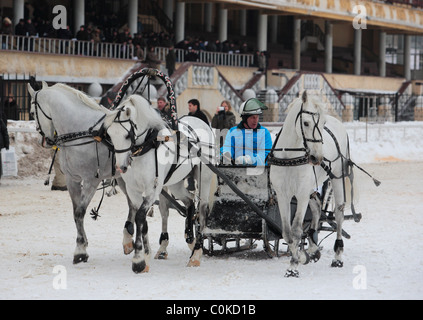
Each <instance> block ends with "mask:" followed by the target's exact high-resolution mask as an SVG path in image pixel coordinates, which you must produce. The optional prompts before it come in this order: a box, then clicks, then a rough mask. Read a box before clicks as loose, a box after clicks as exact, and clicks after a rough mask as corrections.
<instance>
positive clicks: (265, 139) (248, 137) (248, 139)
mask: <svg viewBox="0 0 423 320" xmlns="http://www.w3.org/2000/svg"><path fill="white" fill-rule="evenodd" d="M271 149H272V137H271V135H270V132H269V130H267V129H266V128H265V127H262V126H261V125H260V124H258V126H257V128H256V129H254V130H252V129H245V128H244V126H243V122H241V123H240V124H238V125H237V126H236V127H232V128H231V129H230V130H229V132H228V134H227V135H226V138H225V143H224V145H223V147H222V148H221V152H222V154H224V153H225V152H230V153H231V157H232V159H234V160H235V159H236V158H238V157H240V156H246V155H249V156H250V157H251V159H252V160H253V165H255V166H263V165H265V160H266V156H267V155H268V153H269V152H270V150H271Z"/></svg>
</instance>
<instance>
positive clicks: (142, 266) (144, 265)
mask: <svg viewBox="0 0 423 320" xmlns="http://www.w3.org/2000/svg"><path fill="white" fill-rule="evenodd" d="M152 199H153V197H146V198H144V201H143V203H142V204H141V206H140V208H139V209H138V211H137V213H136V215H135V224H136V236H135V244H134V247H135V254H134V257H133V258H132V271H134V272H135V273H142V272H148V271H149V269H150V266H149V260H150V243H149V241H148V224H147V211H148V209H150V207H151V205H152V203H153V200H152Z"/></svg>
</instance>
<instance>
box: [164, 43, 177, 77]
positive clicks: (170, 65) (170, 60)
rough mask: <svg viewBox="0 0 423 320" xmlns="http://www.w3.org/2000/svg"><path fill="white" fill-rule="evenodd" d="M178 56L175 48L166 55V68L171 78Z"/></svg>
mask: <svg viewBox="0 0 423 320" xmlns="http://www.w3.org/2000/svg"><path fill="white" fill-rule="evenodd" d="M175 63H176V54H175V50H173V46H171V47H170V48H169V52H168V53H167V55H166V68H167V74H168V76H169V77H170V76H171V75H172V74H173V73H174V72H175Z"/></svg>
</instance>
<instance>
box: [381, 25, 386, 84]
mask: <svg viewBox="0 0 423 320" xmlns="http://www.w3.org/2000/svg"><path fill="white" fill-rule="evenodd" d="M379 76H381V77H385V76H386V32H385V31H380V32H379Z"/></svg>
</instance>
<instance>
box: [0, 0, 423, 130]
mask: <svg viewBox="0 0 423 320" xmlns="http://www.w3.org/2000/svg"><path fill="white" fill-rule="evenodd" d="M58 5H60V7H59V8H58V7H57V6H58ZM59 9H61V10H59ZM63 9H64V10H63ZM0 10H1V17H2V18H1V20H2V28H1V33H2V34H1V38H0V62H1V63H0V75H1V79H0V98H1V103H2V104H5V103H6V101H7V100H8V97H9V96H13V97H14V98H15V100H16V106H14V107H11V106H10V105H7V106H6V107H5V108H6V109H8V110H6V111H7V114H8V115H9V119H13V120H28V119H29V117H30V116H29V113H28V110H29V107H30V106H29V99H28V93H27V92H26V83H27V82H28V81H30V82H32V83H33V84H35V83H37V82H39V81H41V80H44V81H47V82H48V83H50V84H52V83H56V82H64V83H67V84H69V85H71V86H73V87H76V88H78V89H80V90H83V91H85V92H88V93H89V94H91V95H93V96H98V97H101V96H103V97H104V96H113V92H115V91H116V90H117V89H118V88H119V86H120V84H121V83H122V81H123V80H124V79H125V76H127V75H128V74H130V73H131V72H132V71H134V70H136V69H139V68H142V67H145V66H147V62H146V58H147V51H148V47H154V52H155V55H156V57H157V58H158V59H160V60H161V61H162V63H161V64H160V68H161V69H162V70H163V71H165V72H166V71H167V69H166V65H165V57H166V54H167V53H168V52H169V48H170V47H171V46H175V54H176V61H177V62H176V71H175V73H174V74H172V76H171V79H172V80H173V82H174V84H175V90H176V92H177V104H178V112H179V113H180V114H181V115H183V114H187V113H188V109H187V101H188V100H189V99H192V98H197V99H198V100H199V101H200V102H202V109H203V110H204V111H205V112H206V113H207V114H208V116H209V117H212V116H213V113H214V111H215V109H216V106H218V105H219V104H220V102H221V101H222V100H229V101H231V102H232V104H233V105H234V106H235V110H237V108H238V106H239V105H240V103H241V102H242V101H243V100H245V99H246V98H248V97H252V96H256V97H258V98H259V99H261V100H263V101H264V102H265V103H266V104H267V105H268V106H269V110H267V112H266V114H264V118H263V119H262V120H263V121H266V122H282V121H283V120H284V115H285V111H286V107H287V106H288V105H289V103H290V102H291V101H292V99H294V98H295V97H296V96H297V95H298V93H299V92H300V91H301V90H304V89H307V90H309V91H311V92H314V93H316V94H323V96H324V97H325V99H326V101H327V103H328V106H329V107H330V109H331V111H332V112H333V114H335V115H338V116H339V117H340V118H342V119H343V120H344V121H352V120H361V119H367V120H368V119H371V120H372V121H386V120H388V121H400V120H423V119H421V118H420V117H422V115H423V113H422V112H421V110H423V98H422V93H423V91H422V90H423V89H422V85H423V1H419V0H403V1H401V0H396V1H395V0H394V1H371V0H362V1H346V0H331V1H329V0H328V1H315V0H301V1H300V0H257V1H255V0H253V1H247V0H218V1H214V0H209V1H207V0H196V1H186V2H184V1H176V0H153V1H142V0H126V1H117V0H106V1H98V0H75V1H71V0H64V1H53V0H32V1H31V0H27V1H24V0H15V1H12V0H9V1H7V0H5V1H2V2H1V8H0ZM59 15H60V18H61V19H58V18H59ZM28 18H29V19H31V21H32V26H31V24H28ZM21 19H23V21H24V24H25V26H26V29H25V30H26V31H24V32H23V33H22V32H21V31H20V30H19V28H18V27H17V26H18V25H19V21H20V20H21ZM9 21H10V23H9V24H8V22H9ZM63 24H64V27H65V29H60V28H58V26H57V25H59V27H61V26H62V25H63ZM66 26H68V27H67V28H66ZM81 26H84V33H78V31H80V30H81ZM30 27H31V28H30ZM153 85H154V90H151V91H150V92H153V95H155V97H154V96H153V97H152V98H153V100H154V98H156V97H157V96H159V95H163V94H164V93H165V91H164V88H162V87H161V84H160V83H158V82H157V83H154V84H153ZM103 101H107V99H103ZM153 102H154V101H153ZM12 108H14V109H13V110H12Z"/></svg>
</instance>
